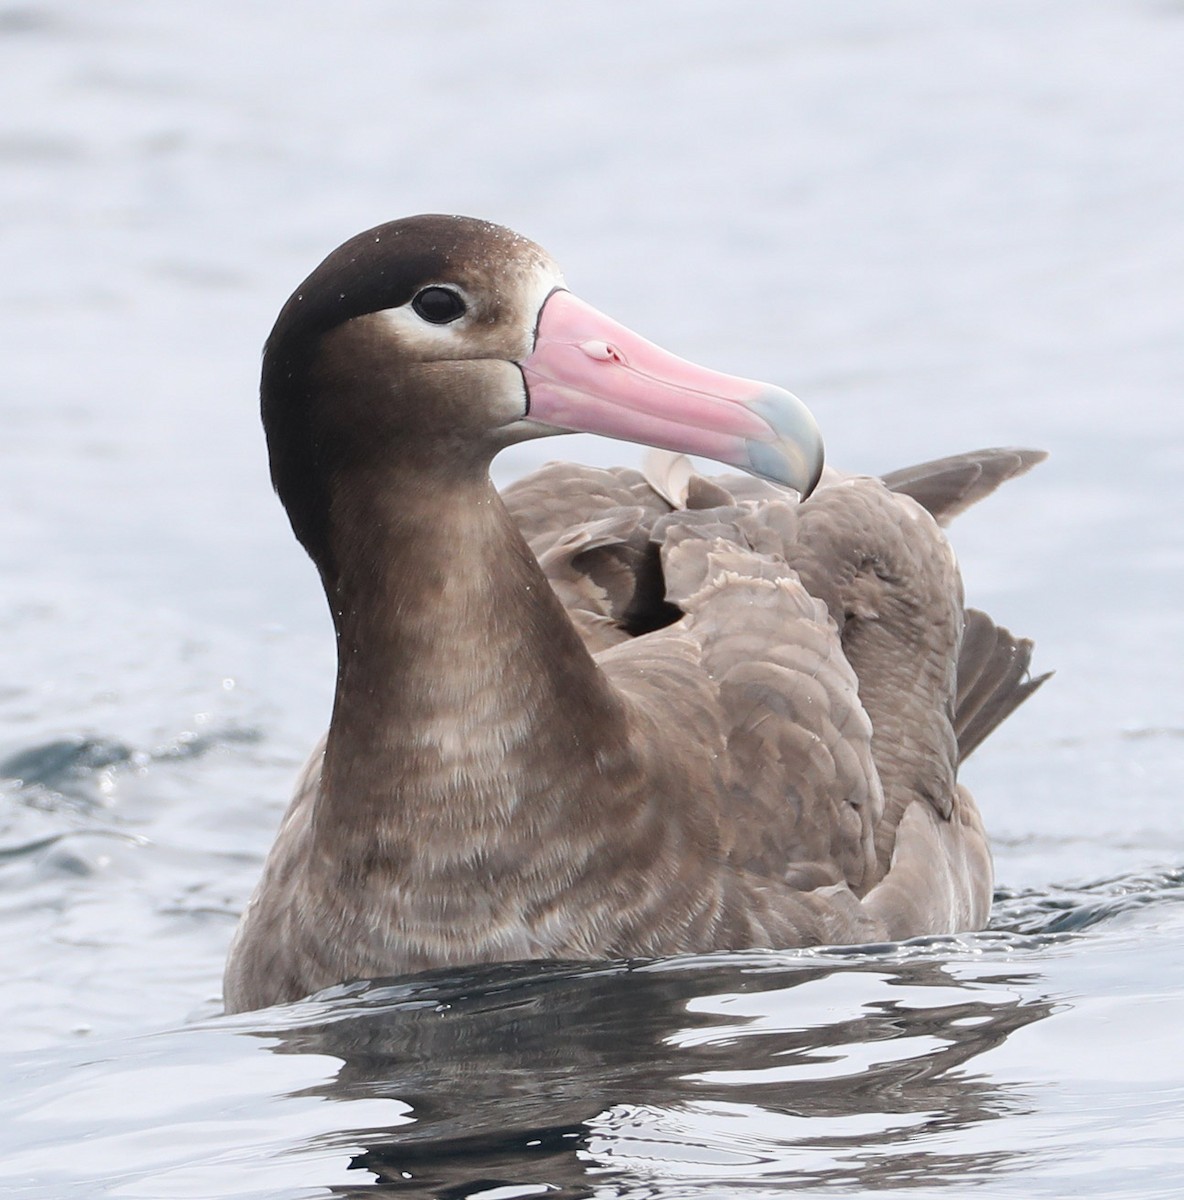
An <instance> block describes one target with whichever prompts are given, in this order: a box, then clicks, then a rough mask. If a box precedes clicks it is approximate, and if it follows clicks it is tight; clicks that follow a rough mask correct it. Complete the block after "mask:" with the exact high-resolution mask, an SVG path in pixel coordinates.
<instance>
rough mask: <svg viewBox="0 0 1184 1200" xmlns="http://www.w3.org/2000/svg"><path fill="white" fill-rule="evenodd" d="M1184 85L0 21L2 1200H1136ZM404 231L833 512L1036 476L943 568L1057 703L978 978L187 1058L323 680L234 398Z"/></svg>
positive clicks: (572, 976) (1103, 33) (1073, 24)
mask: <svg viewBox="0 0 1184 1200" xmlns="http://www.w3.org/2000/svg"><path fill="white" fill-rule="evenodd" d="M1181 62H1184V5H1181V4H1179V3H1176V2H1173V0H1138V2H1136V0H1105V2H1104V0H1055V2H1053V0H964V2H963V3H960V4H957V5H946V4H939V3H937V2H936V0H880V2H879V3H877V4H874V5H872V4H866V3H858V2H855V0H832V2H831V3H828V4H826V5H822V4H811V3H807V2H805V0H801V2H796V0H790V2H774V0H752V2H750V3H743V4H731V3H724V2H723V0H682V2H680V3H673V2H671V0H653V2H652V3H648V4H645V5H633V4H628V3H625V2H623V0H608V2H603V3H600V4H596V5H555V4H545V3H541V2H526V0H490V2H489V3H482V4H475V3H465V2H462V0H435V2H432V3H428V2H426V0H422V2H421V0H400V2H399V3H397V4H393V3H383V2H380V0H345V2H344V3H341V4H338V5H316V4H311V3H307V2H306V0H292V2H290V3H287V4H282V5H281V4H278V3H274V2H273V0H255V2H252V3H245V4H240V3H231V2H230V0H210V2H209V3H206V4H203V5H189V4H183V3H180V2H179V0H161V2H159V3H155V4H152V5H144V4H137V3H133V2H132V0H106V2H105V3H104V4H102V5H96V4H87V3H83V2H82V0H42V2H31V3H26V4H20V3H12V2H8V0H0V96H2V97H3V100H4V103H3V104H0V206H2V207H0V211H3V214H4V220H3V222H0V246H2V247H3V262H4V264H5V266H4V270H3V271H2V272H0V351H2V358H0V361H2V363H3V370H2V371H0V430H2V436H0V781H2V782H0V1195H3V1196H14V1197H22V1198H23V1197H29V1198H34V1197H36V1198H45V1197H49V1198H56V1197H66V1196H69V1197H71V1198H72V1200H73V1198H75V1197H153V1198H166V1197H167V1198H173V1197H226V1198H232V1197H233V1198H240V1197H241V1198H246V1197H251V1198H256V1197H284V1198H287V1197H293V1198H295V1197H328V1196H354V1195H358V1196H362V1195H368V1194H370V1193H371V1192H381V1191H383V1190H387V1191H390V1192H392V1193H400V1192H401V1193H404V1194H407V1195H409V1196H433V1197H436V1196H438V1197H462V1196H464V1197H470V1196H472V1197H476V1196H485V1197H489V1198H490V1200H495V1198H496V1200H502V1198H508V1197H517V1196H536V1195H550V1194H556V1195H565V1196H593V1197H631V1198H632V1197H636V1198H639V1200H640V1198H642V1197H646V1198H662V1200H671V1198H676V1197H677V1198H681V1197H690V1196H693V1197H704V1198H707V1197H728V1196H735V1195H744V1196H754V1197H758V1196H776V1195H784V1194H788V1193H791V1192H799V1191H800V1192H811V1193H814V1194H818V1195H834V1196H850V1195H853V1194H860V1193H863V1192H868V1193H873V1192H874V1193H876V1194H878V1195H886V1196H888V1195H894V1194H901V1195H904V1194H906V1193H907V1194H908V1195H909V1196H911V1197H926V1196H939V1195H940V1196H946V1195H957V1196H962V1195H966V1194H968V1193H969V1192H970V1191H971V1190H972V1189H973V1190H974V1191H976V1192H977V1193H978V1194H980V1195H984V1196H991V1197H995V1196H1015V1197H1032V1196H1049V1197H1060V1196H1065V1195H1069V1194H1073V1195H1085V1196H1090V1197H1111V1196H1114V1197H1117V1196H1123V1197H1128V1196H1129V1197H1169V1196H1176V1195H1178V1194H1179V1182H1178V1181H1179V1178H1180V1174H1181V1169H1182V1168H1184V1136H1182V1135H1181V1133H1180V1113H1181V1111H1182V1110H1184V1038H1182V1036H1181V1033H1180V1022H1179V1013H1180V1011H1181V1005H1182V1004H1184V907H1182V906H1181V903H1180V900H1181V898H1182V897H1184V820H1182V819H1181V816H1180V806H1179V798H1180V796H1181V787H1180V782H1179V780H1180V777H1181V771H1182V768H1184V683H1182V672H1181V666H1182V664H1184V612H1182V607H1181V604H1180V601H1179V595H1180V593H1181V591H1182V590H1184V538H1182V535H1181V523H1182V518H1184V501H1182V499H1181V488H1180V478H1181V475H1182V474H1184V404H1182V403H1181V400H1182V398H1184V334H1182V331H1184V282H1182V281H1184V220H1182V214H1184V155H1182V154H1181V152H1180V150H1181V147H1180V130H1181V129H1182V128H1184V82H1182V80H1184V73H1182V72H1181V70H1180V63H1181ZM419 211H450V212H467V213H470V214H472V215H477V216H483V217H488V218H490V219H493V220H497V221H501V222H503V223H505V224H508V225H511V226H513V227H515V228H517V229H519V230H520V231H521V232H523V233H525V234H527V235H528V236H530V237H532V238H534V239H535V240H536V241H539V242H541V243H542V244H543V245H545V246H547V248H548V249H549V250H551V252H552V253H553V254H554V255H555V256H556V258H557V259H558V260H559V261H560V262H562V263H563V264H564V266H565V269H566V271H567V276H568V281H569V283H570V284H571V286H572V288H573V290H575V291H576V292H577V293H579V294H580V295H581V296H583V297H584V298H585V299H587V300H589V301H590V302H591V303H593V304H595V305H596V306H597V307H599V308H602V309H604V310H606V311H608V312H611V313H612V314H613V315H614V316H616V317H618V318H619V319H621V320H623V321H625V322H626V323H628V324H630V325H632V326H633V327H634V328H637V329H638V330H640V331H641V332H644V333H645V334H647V335H648V336H650V337H652V338H654V339H655V340H657V341H659V342H661V343H663V344H664V345H666V346H668V347H669V348H671V349H673V350H675V351H677V352H679V353H682V354H685V355H687V356H688V357H691V358H694V359H697V360H698V361H701V362H704V363H707V364H710V365H713V366H716V367H718V368H720V369H723V370H729V371H734V372H737V373H741V374H745V375H749V376H755V377H758V378H767V379H769V380H771V381H774V382H777V383H779V384H782V385H784V386H787V387H790V388H792V389H793V390H794V391H796V392H797V393H798V394H799V395H801V396H802V397H803V398H804V399H806V400H807V402H808V403H809V404H810V405H811V407H812V408H813V410H814V411H815V413H816V415H817V416H818V419H819V421H820V424H821V425H822V427H823V430H824V433H825V434H826V438H827V444H828V449H829V452H830V454H831V457H832V460H833V461H835V462H836V463H838V464H839V465H841V466H844V467H848V468H854V469H858V470H866V471H871V472H875V471H881V470H889V469H892V468H895V467H899V466H902V465H905V464H907V463H909V462H915V461H920V460H923V459H925V458H930V457H935V456H937V455H942V454H947V453H952V452H955V451H957V450H962V449H969V448H973V447H976V446H986V445H1001V444H1014V445H1035V446H1042V447H1044V448H1046V449H1048V450H1050V451H1051V452H1052V457H1051V459H1050V460H1049V462H1048V463H1046V464H1044V465H1043V466H1041V467H1040V468H1039V469H1038V470H1037V471H1036V472H1034V473H1033V474H1032V475H1031V476H1029V477H1026V478H1025V479H1023V480H1020V481H1017V482H1015V483H1013V484H1011V485H1009V486H1008V487H1007V488H1006V489H1004V491H1003V492H1001V493H1000V494H999V495H997V496H996V497H993V498H992V499H991V500H990V501H988V502H986V503H985V504H984V505H982V506H980V510H979V511H975V512H973V513H970V514H967V515H966V516H965V517H963V518H961V519H959V521H958V522H957V523H956V524H955V526H954V528H953V537H954V540H955V543H956V545H957V547H958V550H959V553H960V556H961V559H962V562H963V568H964V572H965V575H966V579H967V591H968V597H969V599H970V600H971V601H972V602H973V603H975V604H977V605H979V606H980V607H985V608H987V609H988V610H989V611H991V612H992V613H993V615H995V616H996V617H997V618H998V619H999V620H1001V621H1002V622H1003V623H1005V624H1007V625H1008V626H1010V627H1011V628H1013V629H1015V630H1016V631H1018V632H1022V633H1024V634H1027V635H1030V636H1033V637H1034V638H1035V639H1036V641H1037V657H1036V664H1037V666H1038V668H1039V669H1041V670H1044V669H1055V670H1056V672H1057V674H1056V676H1055V678H1054V679H1053V680H1052V681H1051V682H1050V683H1049V684H1048V685H1047V686H1046V687H1045V688H1044V689H1043V690H1042V691H1041V692H1040V694H1039V695H1038V696H1036V697H1035V698H1033V699H1032V700H1031V701H1030V702H1029V703H1028V704H1027V705H1025V706H1024V708H1023V709H1022V710H1021V711H1020V712H1019V713H1017V714H1016V715H1015V716H1014V717H1013V718H1012V719H1011V720H1010V721H1009V722H1008V724H1007V725H1006V726H1005V727H1004V728H1002V729H1001V730H999V731H998V733H997V734H995V735H994V736H993V737H992V738H991V740H990V741H989V742H988V743H987V744H986V745H985V746H984V747H983V748H982V749H981V750H980V751H979V752H978V753H977V754H976V755H975V757H974V759H973V760H972V761H971V763H970V764H969V766H968V767H967V769H966V772H965V778H966V779H967V781H968V782H969V783H970V785H971V786H972V787H973V789H974V790H975V791H976V794H977V795H978V797H979V801H980V804H981V807H982V809H983V812H984V815H985V818H986V821H987V823H988V827H989V828H990V829H991V831H992V834H993V837H994V845H995V851H996V867H997V875H998V880H999V894H998V898H997V903H996V905H995V910H994V915H993V920H992V924H991V927H990V928H989V929H988V930H986V931H984V932H982V933H978V934H973V935H964V936H959V937H951V938H942V939H928V940H924V941H920V942H915V943H908V944H905V945H902V946H876V947H868V948H863V949H860V950H858V951H815V952H809V953H776V954H773V953H769V954H748V955H732V956H728V955H720V956H710V957H705V958H691V959H685V958H684V959H675V960H667V961H659V962H652V963H633V964H599V965H593V966H571V965H545V964H544V965H529V966H522V965H517V966H515V965H509V966H506V967H501V968H491V969H482V970H479V971H469V972H464V973H457V974H447V975H443V974H441V975H432V976H425V977H418V978H414V979H409V980H394V981H375V982H373V983H370V984H356V985H350V986H348V987H343V988H340V989H336V990H334V991H332V992H330V993H326V994H325V995H323V996H320V997H318V998H316V999H315V1000H312V1001H308V1002H305V1003H301V1004H295V1005H290V1006H287V1007H284V1008H280V1009H274V1010H269V1011H267V1012H263V1013H256V1014H246V1015H242V1016H237V1017H234V1018H226V1017H223V1016H221V1015H220V997H219V988H220V977H221V967H222V961H223V958H224V955H225V950H226V945H227V942H228V940H229V937H230V934H231V931H232V929H233V927H234V923H235V920H236V917H237V914H238V912H239V911H240V909H241V907H242V905H243V903H244V902H245V900H246V897H247V895H248V894H249V892H250V889H251V887H252V886H253V884H254V881H255V879H256V877H257V874H258V871H259V868H260V865H261V861H262V857H263V855H264V854H265V853H266V850H267V847H268V845H269V843H270V839H271V837H272V834H273V832H274V829H275V826H276V823H277V821H278V818H279V815H280V813H281V812H282V809H283V807H284V805H285V803H286V801H287V797H288V794H289V792H290V788H291V785H292V781H293V778H294V776H295V773H296V771H297V769H298V767H299V765H300V762H301V761H302V759H303V758H304V756H305V755H306V753H307V751H308V749H309V747H310V746H311V745H312V743H313V742H314V741H315V739H316V738H317V737H318V736H319V734H320V732H321V730H322V729H323V726H324V724H325V722H326V720H327V716H328V708H329V702H330V699H331V681H332V674H333V657H332V639H331V630H330V625H329V622H328V619H327V614H326V612H325V611H324V604H323V599H322V597H321V596H320V594H319V589H318V584H317V581H316V577H315V574H314V572H313V570H312V568H311V566H310V565H309V564H308V563H307V561H306V560H305V559H304V558H303V556H302V553H301V552H300V550H299V548H298V547H297V546H296V544H295V542H294V540H293V539H292V537H291V534H290V532H289V530H288V527H287V523H286V519H285V517H284V515H283V513H282V511H281V509H280V508H279V506H278V504H277V502H276V501H275V499H274V497H273V496H272V495H271V492H270V488H269V484H268V481H267V472H266V461H265V451H264V447H263V442H262V436H261V433H260V431H259V428H258V418H257V405H256V389H257V371H258V355H259V348H260V346H261V344H262V342H263V339H264V337H265V336H266V334H267V332H268V330H269V328H270V325H271V322H272V320H273V319H274V317H275V314H276V312H277V311H278V309H279V306H280V304H281V303H282V302H283V300H284V299H285V298H286V296H287V295H288V293H289V292H290V291H291V290H292V288H293V287H294V286H295V285H296V283H298V282H299V280H300V279H301V278H303V276H304V275H305V274H307V272H308V270H309V269H311V267H312V266H313V265H315V263H316V262H317V261H319V259H320V258H321V257H322V256H323V255H324V254H325V253H326V252H327V251H328V250H330V249H331V248H332V247H333V246H335V245H336V244H337V243H338V242H340V241H342V240H343V239H344V238H345V237H347V236H349V235H351V234H352V233H354V232H356V231H358V230H359V229H363V228H366V227H367V226H369V225H372V224H376V223H378V222H380V221H383V220H387V219H391V218H393V217H396V216H401V215H406V214H409V213H413V212H419ZM555 456H561V457H568V458H575V459H580V460H581V461H588V462H600V463H610V462H636V461H637V460H638V452H637V451H636V450H635V449H633V448H631V447H626V446H621V445H616V444H613V443H607V442H602V441H597V440H596V439H592V438H583V437H580V438H570V439H560V440H554V441H550V442H549V443H545V444H543V445H540V444H538V443H534V444H531V445H529V446H526V447H522V448H519V449H517V450H515V451H512V452H508V453H507V454H506V455H504V456H503V458H502V459H500V460H499V462H498V464H497V467H498V471H499V478H500V479H502V480H508V479H511V478H513V477H515V476H516V475H518V474H521V473H522V472H524V471H526V470H528V469H530V468H531V467H532V466H535V465H538V464H540V463H541V462H542V461H544V460H545V459H547V458H551V457H555Z"/></svg>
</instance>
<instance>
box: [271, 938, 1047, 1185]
mask: <svg viewBox="0 0 1184 1200" xmlns="http://www.w3.org/2000/svg"><path fill="white" fill-rule="evenodd" d="M969 962H970V965H969V966H968V960H967V959H966V958H962V959H961V960H960V962H959V969H958V970H957V971H956V972H955V971H951V969H950V968H949V963H948V960H946V959H943V958H941V957H938V956H935V955H929V956H926V955H924V954H922V955H921V956H920V957H909V956H908V955H907V954H906V953H904V952H902V951H901V950H900V949H897V950H891V951H889V950H885V951H882V952H879V953H877V952H875V951H871V952H867V951H861V952H859V953H852V954H849V955H834V956H829V957H828V956H825V955H813V956H811V955H809V954H806V955H801V956H795V955H792V954H782V955H759V954H749V955H714V956H705V957H699V958H693V959H682V960H667V961H664V962H658V963H651V964H645V965H642V966H626V965H599V966H589V965H587V964H582V965H578V966H577V965H565V964H557V963H548V964H543V963H527V964H516V965H514V964H512V965H507V966H499V967H490V968H481V969H469V970H467V971H465V972H464V973H463V974H461V973H456V972H452V973H448V974H444V973H432V974H429V975H422V976H417V977H415V978H413V979H411V980H408V981H404V982H397V983H364V984H354V985H349V986H346V987H341V988H335V989H332V990H331V991H329V992H326V993H323V994H322V995H321V997H319V998H317V999H316V1000H314V1001H312V1002H308V1003H305V1004H298V1005H291V1006H288V1007H287V1008H286V1009H278V1010H272V1011H271V1012H270V1013H266V1014H260V1020H261V1021H262V1020H265V1019H267V1018H268V1017H274V1018H275V1021H274V1022H273V1023H271V1024H270V1025H269V1026H268V1027H264V1026H263V1025H254V1026H251V1027H250V1029H249V1032H250V1033H252V1034H254V1035H258V1036H263V1037H267V1038H269V1039H275V1049H276V1051H277V1052H278V1053H286V1054H322V1055H323V1054H328V1055H333V1056H336V1057H337V1058H339V1059H341V1060H342V1065H341V1067H340V1069H339V1071H338V1072H337V1075H336V1077H335V1079H333V1080H332V1081H331V1082H330V1083H328V1084H324V1085H319V1086H318V1087H317V1088H316V1089H313V1090H312V1093H309V1092H305V1093H302V1094H305V1095H307V1094H318V1095H321V1096H323V1097H325V1098H327V1099H329V1100H335V1101H350V1100H357V1099H371V1098H382V1099H397V1100H399V1101H401V1102H403V1103H404V1104H406V1105H409V1106H410V1108H411V1110H412V1112H411V1116H412V1117H413V1120H412V1121H411V1122H409V1123H408V1124H406V1125H402V1126H399V1127H397V1128H389V1129H347V1128H343V1129H342V1130H340V1132H339V1133H338V1134H336V1135H334V1136H333V1138H332V1141H333V1143H335V1144H336V1145H337V1146H339V1147H340V1148H341V1149H342V1151H343V1153H345V1152H346V1151H349V1152H350V1153H351V1154H352V1165H353V1166H355V1167H356V1168H357V1169H358V1172H359V1181H358V1184H357V1185H356V1186H353V1185H351V1186H349V1187H346V1188H341V1187H339V1188H337V1189H336V1191H335V1192H334V1194H335V1195H338V1196H343V1197H348V1196H359V1197H360V1196H363V1195H369V1194H372V1193H373V1192H374V1191H376V1190H378V1191H388V1190H389V1191H391V1192H392V1193H399V1194H404V1195H411V1196H433V1197H442V1198H446V1200H453V1198H460V1197H475V1196H478V1195H481V1194H482V1193H485V1192H490V1191H494V1189H498V1188H506V1189H509V1190H507V1191H503V1192H500V1193H496V1192H495V1194H499V1195H502V1196H509V1195H533V1194H540V1195H541V1194H554V1193H557V1194H560V1195H564V1196H573V1197H578V1196H592V1195H593V1194H600V1195H604V1194H606V1190H607V1194H617V1193H618V1191H619V1190H620V1189H625V1191H627V1192H628V1194H630V1195H633V1194H643V1193H644V1194H645V1195H653V1196H661V1195H663V1194H669V1195H673V1194H675V1193H676V1191H677V1189H678V1188H679V1187H680V1186H683V1185H686V1184H689V1183H692V1182H697V1183H699V1184H702V1183H703V1182H705V1181H708V1182H715V1183H716V1184H726V1183H729V1182H736V1181H747V1182H748V1183H750V1184H751V1183H755V1182H764V1183H769V1182H773V1181H780V1182H782V1183H785V1184H792V1185H793V1186H794V1187H795V1188H800V1189H809V1188H810V1187H816V1186H826V1187H833V1186H836V1185H844V1186H851V1187H862V1188H869V1189H875V1188H886V1187H900V1186H908V1185H909V1184H910V1183H916V1182H920V1181H921V1180H924V1181H926V1182H928V1183H930V1184H932V1183H934V1182H936V1181H940V1180H943V1179H944V1180H949V1181H958V1180H961V1181H964V1182H965V1181H968V1180H970V1179H975V1180H976V1181H980V1182H981V1181H982V1180H983V1178H984V1177H989V1176H990V1175H991V1174H992V1173H994V1172H996V1171H999V1170H1002V1169H1005V1168H1007V1167H1009V1166H1011V1165H1014V1159H1013V1156H1012V1155H1011V1154H1010V1153H1008V1152H1005V1151H1002V1150H998V1149H996V1150H972V1149H969V1148H967V1145H968V1139H959V1138H958V1137H957V1135H958V1134H959V1133H960V1132H961V1131H965V1130H968V1129H970V1128H971V1127H973V1126H975V1125H978V1124H981V1123H983V1122H987V1121H992V1120H995V1119H997V1118H1000V1117H1003V1116H1006V1115H1009V1114H1014V1113H1021V1112H1026V1111H1030V1106H1029V1104H1028V1100H1027V1098H1026V1097H1025V1095H1024V1094H1023V1091H1022V1089H1018V1088H1016V1087H1015V1086H1014V1085H1004V1084H1001V1083H999V1082H997V1081H993V1080H992V1079H991V1078H990V1075H989V1073H988V1072H987V1070H986V1069H985V1067H983V1066H980V1067H979V1069H978V1070H977V1071H976V1070H975V1069H974V1067H973V1060H975V1059H977V1058H979V1057H980V1056H982V1055H983V1054H984V1053H985V1052H986V1051H989V1050H991V1049H992V1048H994V1047H996V1046H999V1045H1000V1044H1001V1043H1002V1042H1004V1041H1005V1040H1006V1039H1007V1038H1008V1037H1009V1036H1010V1035H1011V1034H1012V1033H1013V1032H1014V1031H1016V1030H1017V1029H1021V1028H1023V1027H1025V1026H1027V1025H1030V1024H1031V1023H1032V1022H1034V1021H1038V1020H1040V1019H1042V1018H1044V1017H1046V1016H1048V1015H1049V1014H1050V1012H1051V1011H1052V1008H1053V1005H1052V1003H1051V1002H1050V1001H1048V1000H1045V999H1040V998H1036V999H1033V994H1034V993H1035V992H1036V989H1035V988H1033V986H1032V984H1033V976H1032V974H1031V973H1025V974H1023V976H1022V980H1017V979H1016V978H1015V973H1014V969H1013V971H1012V976H1011V977H1008V976H1005V975H1002V974H1001V973H1000V970H999V966H998V961H997V960H996V962H995V964H994V970H995V974H992V973H991V963H990V962H989V961H987V960H980V961H975V960H973V959H971V960H969ZM1020 982H1022V985H1023V986H1022V987H1021V986H1019V983H1020ZM836 986H837V987H839V988H840V992H839V997H840V999H839V1002H838V1003H836V1002H835V1001H834V999H833V994H834V992H835V988H836ZM277 1026H278V1027H277ZM959 1140H961V1141H962V1143H963V1145H962V1147H959ZM979 1140H982V1139H979ZM322 1146H323V1142H322ZM358 1146H362V1147H364V1149H363V1150H362V1151H361V1153H358V1152H357V1147H358ZM367 1172H368V1173H369V1174H370V1178H367V1177H366V1174H365V1173H367ZM638 1188H640V1189H641V1191H637V1190H636V1189H638ZM535 1189H538V1190H537V1191H536V1190H535ZM668 1189H669V1190H668Z"/></svg>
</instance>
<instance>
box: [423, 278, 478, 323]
mask: <svg viewBox="0 0 1184 1200" xmlns="http://www.w3.org/2000/svg"><path fill="white" fill-rule="evenodd" d="M411 307H412V308H413V309H415V311H416V313H417V314H418V315H419V316H421V317H423V319H424V320H425V321H430V322H431V323H432V324H433V325H447V324H448V322H449V321H455V320H456V318H457V317H463V316H464V312H465V302H464V301H463V300H462V299H461V298H460V297H459V296H458V295H457V294H456V293H455V292H454V291H453V290H452V289H451V288H446V287H426V288H424V289H423V291H422V292H420V293H419V294H418V295H417V296H416V297H415V299H414V300H412V301H411Z"/></svg>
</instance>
